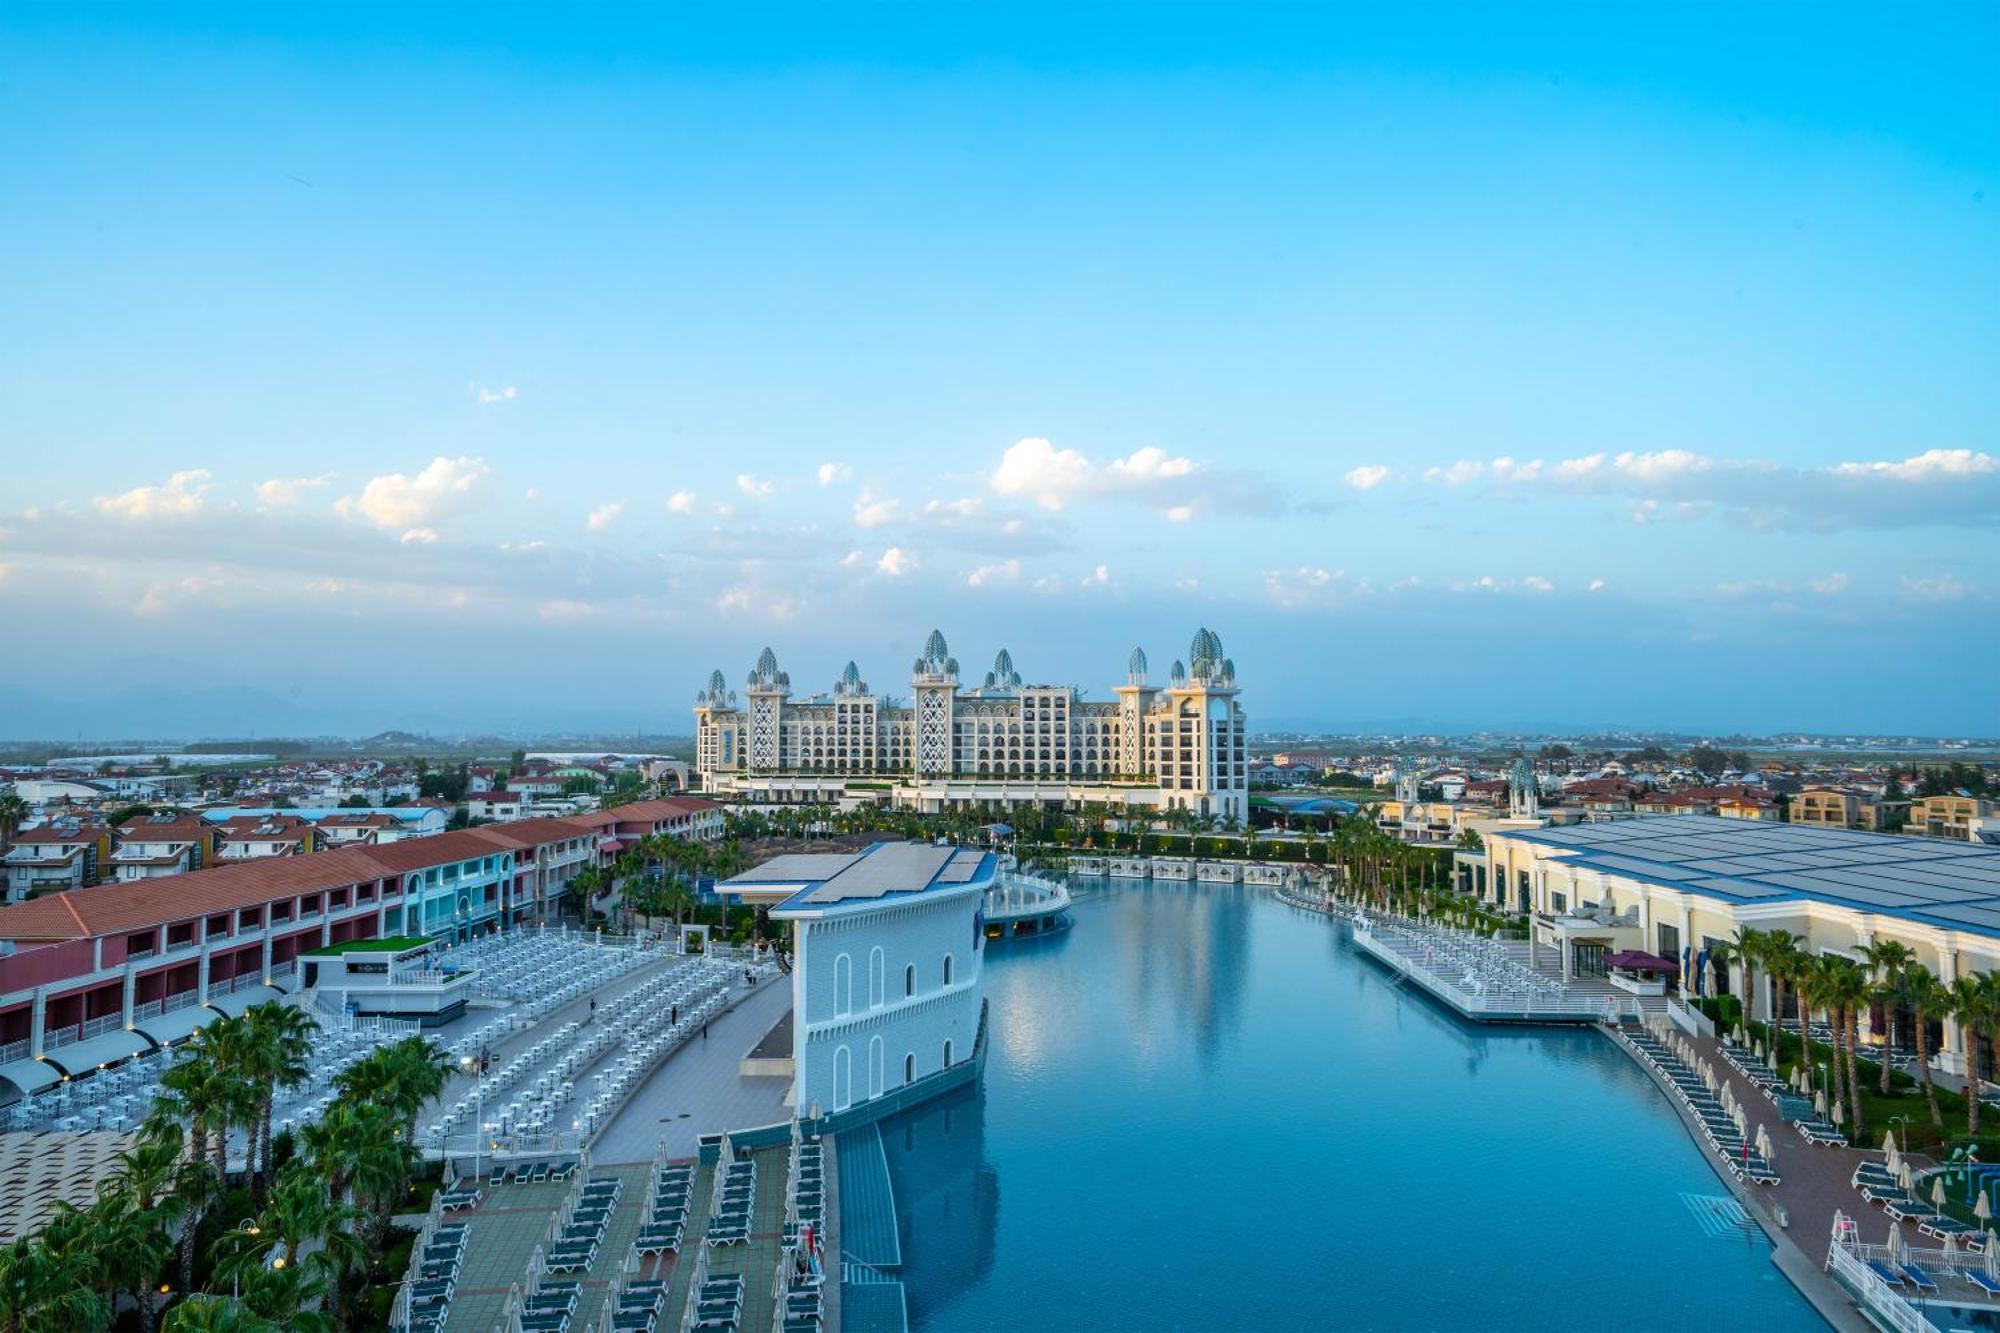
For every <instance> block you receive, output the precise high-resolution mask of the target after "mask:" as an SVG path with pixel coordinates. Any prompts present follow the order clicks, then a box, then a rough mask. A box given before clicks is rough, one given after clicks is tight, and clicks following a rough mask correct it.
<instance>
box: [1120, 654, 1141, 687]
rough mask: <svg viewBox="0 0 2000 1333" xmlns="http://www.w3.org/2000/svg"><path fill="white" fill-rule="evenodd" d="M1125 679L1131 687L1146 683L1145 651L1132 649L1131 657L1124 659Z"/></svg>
mask: <svg viewBox="0 0 2000 1333" xmlns="http://www.w3.org/2000/svg"><path fill="white" fill-rule="evenodd" d="M1125 679H1126V680H1127V681H1128V682H1130V683H1131V684H1133V685H1144V684H1145V683H1146V650H1145V649H1144V648H1134V649H1133V650H1132V655H1131V656H1130V657H1128V658H1126V659H1125Z"/></svg>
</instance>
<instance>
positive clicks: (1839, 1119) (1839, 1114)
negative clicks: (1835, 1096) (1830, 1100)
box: [1833, 1102, 1847, 1125]
mask: <svg viewBox="0 0 2000 1333" xmlns="http://www.w3.org/2000/svg"><path fill="white" fill-rule="evenodd" d="M1846 1120H1847V1112H1845V1111H1843V1110H1841V1109H1840V1103H1839V1102H1835V1103H1834V1104H1833V1123H1834V1124H1836V1125H1839V1124H1843V1123H1845V1122H1846Z"/></svg>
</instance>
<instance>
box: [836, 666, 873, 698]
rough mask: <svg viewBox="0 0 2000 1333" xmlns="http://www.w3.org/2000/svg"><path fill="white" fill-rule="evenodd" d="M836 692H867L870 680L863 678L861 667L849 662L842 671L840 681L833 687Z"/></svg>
mask: <svg viewBox="0 0 2000 1333" xmlns="http://www.w3.org/2000/svg"><path fill="white" fill-rule="evenodd" d="M833 692H834V693H835V694H866V693H868V682H867V681H865V680H863V679H861V668H860V667H858V666H856V665H854V663H852V662H849V663H848V664H847V665H846V666H845V667H844V668H842V670H841V673H840V681H839V683H838V684H836V685H835V686H834V687H833Z"/></svg>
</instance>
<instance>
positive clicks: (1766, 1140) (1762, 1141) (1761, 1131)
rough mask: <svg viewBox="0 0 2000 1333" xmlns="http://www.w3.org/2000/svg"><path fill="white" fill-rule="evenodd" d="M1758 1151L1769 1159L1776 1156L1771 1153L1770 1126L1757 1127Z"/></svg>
mask: <svg viewBox="0 0 2000 1333" xmlns="http://www.w3.org/2000/svg"><path fill="white" fill-rule="evenodd" d="M1757 1151H1758V1152H1760V1153H1762V1154H1763V1155H1764V1156H1765V1158H1767V1159H1768V1158H1770V1157H1772V1156H1773V1155H1774V1154H1773V1153H1772V1152H1771V1130H1770V1128H1769V1126H1766V1125H1759V1126H1757Z"/></svg>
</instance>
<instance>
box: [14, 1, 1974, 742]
mask: <svg viewBox="0 0 2000 1333" xmlns="http://www.w3.org/2000/svg"><path fill="white" fill-rule="evenodd" d="M1996 13H2000V11H1995V10H1994V9H1992V8H1991V7H1980V6H1957V7H1940V6H1919V7H1911V8H1907V9H1904V10H1899V11H1898V12H1897V14H1896V15H1895V18H1894V22H1893V25H1891V24H1890V23H1889V22H1888V21H1886V20H1885V19H1884V18H1883V17H1882V16H1881V15H1880V14H1879V12H1873V13H1871V11H1869V10H1868V9H1864V8H1840V7H1832V8H1819V9H1807V8H1805V7H1800V6H1768V7H1723V6H1715V7H1693V6H1673V7H1639V6H1623V7H1587V6H1565V7H1558V8H1552V9H1544V10H1535V9H1525V8H1506V7H1501V6H1481V7H1474V8H1469V9H1457V8H1448V7H1442V6H1426V7H1421V8H1413V7H1403V6H1398V7H1383V8H1381V9H1377V10H1358V9H1345V8H1339V7H1303V6H1301V7H1268V8H1264V7H1258V8H1246V7H1240V6H1234V7H1229V8H1202V7H1192V6H1185V7H1172V8H1165V9H1152V8H1145V7H1140V6H1119V7H1111V8H1065V9H1050V8H1038V7H1005V8H1000V7H993V8H984V7H962V8H952V9H928V8H917V7H871V8H860V9H852V8H842V7H833V6H817V7H812V8H806V9H780V8H752V7H712V8H701V9H662V8H635V9H587V8H574V7H571V8H564V9H551V10H534V9H528V8H512V9H506V10H500V11H497V12H492V11H481V10H477V9H460V8H419V9H414V10H409V11H404V10H391V9H389V8H388V7H367V8H350V9H348V10H344V11H324V12H322V11H314V10H309V9H305V8H295V7H283V8H267V9H247V10H229V9H222V8H214V7H207V8H189V7H174V6H154V7H147V8H143V9H142V8H137V7H129V8H117V9H114V8H110V7H88V8H77V9H65V8H58V7H25V6H17V7H14V8H13V9H10V10H8V11H6V12H5V13H4V14H0V118H4V123H5V124H7V125H8V126H9V147H8V151H7V152H6V153H4V154H0V199H5V200H6V201H7V202H8V206H7V207H6V208H5V209H4V210H0V244H4V247H5V253H6V255H7V259H6V273H7V280H6V282H5V283H4V284H0V404H4V406H0V447H4V449H5V454H6V458H7V461H8V464H9V466H8V471H7V474H6V475H7V483H6V486H5V488H4V493H0V609H4V610H5V611H6V612H7V613H8V620H9V621H10V622H13V623H16V624H31V625H42V626H55V625H60V626H62V627H63V628H64V629H65V631H66V632H67V633H69V634H71V635H73V636H74V638H73V641H74V642H75V643H77V644H78V645H80V646H79V647H78V648H77V649H76V650H75V651H74V652H62V653H56V654H53V655H49V654H43V653H41V652H39V651H38V652H37V653H34V654H21V655H16V656H15V657H14V658H13V660H12V661H11V662H5V663H0V681H6V682H8V683H11V684H13V685H16V686H21V687H32V688H33V689H34V690H36V691H38V692H39V693H40V694H43V695H61V696H64V697H68V698H87V697H89V696H90V694H91V693H92V692H94V691H99V690H103V689H107V688H118V687H122V686H126V685H130V684H133V683H134V682H135V681H155V682H157V681H159V680H161V679H169V680H172V681H174V682H180V683H185V682H190V681H207V682H215V683H219V684H222V685H225V686H231V687H239V686H240V687H244V688H256V689H260V690H265V691H269V692H271V693H274V694H277V695H280V696H282V697H286V698H292V699H309V700H339V701H341V703H342V704H343V706H344V707H349V708H351V709H352V708H358V709H361V710H363V711H365V710H366V709H367V707H368V706H369V705H370V701H372V700H376V699H380V700H381V701H382V711H383V714H384V722H385V724H386V723H387V722H390V721H411V720H418V721H439V722H442V723H450V722H462V723H463V724H465V725H470V726H477V725H481V724H489V725H494V726H518V725H533V724H536V723H543V722H546V723H549V724H560V723H566V722H570V721H595V720H597V719H598V717H599V716H600V714H602V715H603V716H604V718H605V720H607V721H609V720H612V719H613V718H614V717H615V719H616V720H621V721H625V720H629V724H631V725H646V726H649V727H675V728H679V727H683V726H685V725H686V713H685V706H686V701H687V699H688V698H689V697H691V695H692V692H693V690H694V689H695V688H696V687H697V686H698V685H699V683H700V682H701V680H702V679H703V678H704V677H705V676H706V674H707V671H708V669H709V668H710V667H712V666H721V667H723V668H724V669H725V671H726V673H727V674H728V675H729V676H730V677H732V678H735V677H738V676H740V675H741V674H742V673H743V671H745V670H746V669H747V668H748V665H749V662H750V660H751V658H752V657H753V656H754V655H755V652H756V650H757V648H758V647H760V646H761V645H762V644H764V643H766V642H769V643H771V644H773V645H774V646H775V647H776V648H777V649H778V652H779V655H780V658H781V659H782V660H783V661H784V662H785V664H786V666H787V667H788V668H789V669H790V670H791V672H792V675H793V677H794V679H795V680H796V681H798V682H799V683H800V684H801V685H808V684H810V685H814V686H817V685H818V684H819V683H821V682H822V681H824V682H830V681H831V680H832V679H833V677H834V675H835V673H837V671H838V670H839V668H840V666H841V664H842V663H843V662H844V661H846V660H847V658H848V657H850V656H852V657H855V658H857V659H858V660H859V661H860V663H861V665H862V667H863V669H864V672H865V673H866V674H867V675H868V676H869V678H870V679H871V680H872V681H873V682H875V684H876V686H877V688H878V689H889V688H892V687H893V686H894V684H895V682H896V681H897V679H898V677H899V676H900V673H901V670H902V667H903V664H904V663H906V662H907V661H908V659H909V658H910V657H911V656H912V655H913V654H914V650H915V647H916V645H917V644H918V643H920V642H921V640H922V638H923V636H924V634H925V633H926V632H927V631H928V630H929V629H930V628H931V626H932V625H933V624H936V625H939V626H941V627H942V628H944V629H945V631H946V633H947V635H948V636H950V638H951V639H952V643H953V647H954V649H955V650H956V651H957V652H958V654H959V655H960V657H961V658H963V659H964V660H965V661H966V662H967V664H968V666H972V665H975V664H977V665H978V667H979V669H982V670H983V664H984V661H985V660H986V659H987V658H988V657H990V655H991V653H992V651H993V650H994V649H995V648H997V647H999V646H1001V645H1002V644H1003V643H1004V644H1005V645H1006V646H1008V647H1010V648H1011V649H1012V650H1013V652H1014V655H1015V657H1016V658H1017V659H1018V660H1019V661H1020V663H1021V665H1022V667H1023V670H1024V671H1025V672H1026V673H1027V674H1028V675H1030V676H1032V677H1037V678H1041V679H1049V680H1074V681H1077V682H1079V683H1082V684H1085V685H1087V686H1096V687H1099V688H1101V687H1103V686H1105V685H1108V684H1109V683H1110V682H1111V681H1112V679H1114V677H1115V676H1116V675H1117V674H1118V672H1119V668H1120V667H1121V666H1122V663H1123V661H1124V657H1125V653H1126V651H1127V650H1128V649H1129V647H1130V646H1131V645H1132V644H1133V643H1141V644H1144V645H1145V646H1146V647H1147V648H1148V650H1149V652H1150V653H1151V654H1152V656H1153V659H1154V661H1155V663H1156V665H1157V666H1159V667H1160V668H1164V667H1165V665H1166V663H1167V662H1168V661H1169V660H1170V659H1171V658H1172V657H1174V656H1175V655H1177V654H1180V653H1183V652H1184V651H1185V644H1186V641H1187V639H1188V637H1189V636H1190V635H1191V634H1192V633H1193V631H1194V629H1195V628H1196V627H1197V626H1199V625H1209V626H1211V627H1213V628H1215V629H1216V630H1217V631H1219V632H1220V633H1221V634H1222V636H1223V638H1224V640H1225V642H1226V643H1227V645H1228V646H1229V648H1230V650H1231V652H1232V655H1233V656H1234V657H1235V658H1236V660H1237V662H1238V666H1239V670H1240V671H1241V673H1242V675H1243V677H1244V679H1245V681H1246V687H1247V690H1248V694H1247V696H1246V703H1247V705H1248V706H1249V707H1250V708H1251V710H1252V712H1253V715H1256V716H1260V717H1262V718H1265V719H1279V720H1298V721H1305V720H1314V719H1316V720H1321V721H1325V722H1328V723H1357V724H1358V723H1363V722H1370V721H1377V720H1390V719H1408V720H1411V721H1417V720H1422V721H1425V722H1428V723H1431V724H1463V725H1494V726H1514V725H1528V724H1534V723H1541V722H1549V723H1569V724H1625V725H1632V726H1663V725H1664V726H1679V727H1686V728H1690V729H1713V730H1717V731H1723V730H1734V729H1746V730H1753V731H1768V730H1775V729H1780V728H1810V729H1820V730H1849V729H1862V730H1866V729H1901V730H1918V731H1928V732H1944V733H1961V734H1963V733H1978V734H1989V735H1990V734H1993V733H1995V732H2000V708H1996V707H1995V705H1994V703H1993V693H1992V689H1991V685H1990V681H1991V662H1992V659H1993V654H1994V651H1995V649H1996V647H2000V633H1996V630H1995V628H1994V625H1995V615H1994V612H1995V598H1996V596H2000V574H1997V573H1996V570H2000V561H1996V559H1995V555H1996V549H2000V548H1997V546H1996V519H2000V460H1996V455H2000V445H1996V438H1995V436H1996V431H1995V428H1996V424H2000V395H1996V391H1995V388H1994V383H1995V376H1994V373H1993V367H1994V366H1995V365H1996V364H2000V355H1996V354H1997V353H2000V328H1996V315H1995V311H1996V310H2000V225H1996V213H1995V210H1996V208H2000V190H1997V189H1996V186H2000V173H1996V161H1997V160H2000V101H1996V99H1995V98H1994V97H1993V95H1992V91H1991V87H1992V85H1991V64H1990V61H1991V53H1992V52H1993V51H1994V50H1995V49H2000V17H1996ZM81 645H88V646H87V647H84V646H81ZM0 729H4V728H0Z"/></svg>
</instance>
